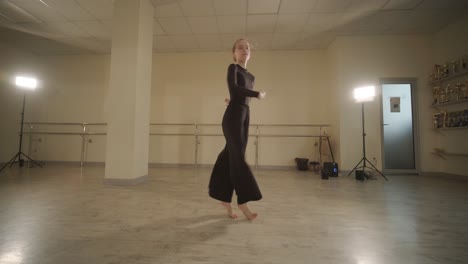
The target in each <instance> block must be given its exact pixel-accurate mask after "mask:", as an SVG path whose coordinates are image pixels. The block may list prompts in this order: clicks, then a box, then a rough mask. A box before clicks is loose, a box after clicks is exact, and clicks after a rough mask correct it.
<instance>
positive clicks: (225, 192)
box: [208, 146, 234, 204]
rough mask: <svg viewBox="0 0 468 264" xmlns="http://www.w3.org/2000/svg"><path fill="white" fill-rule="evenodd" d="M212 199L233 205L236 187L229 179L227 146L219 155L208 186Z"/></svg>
mask: <svg viewBox="0 0 468 264" xmlns="http://www.w3.org/2000/svg"><path fill="white" fill-rule="evenodd" d="M208 189H209V195H210V197H212V198H214V199H216V200H220V201H222V202H225V203H229V204H230V203H231V200H232V194H233V192H234V186H233V185H232V183H231V179H230V177H229V151H228V148H227V146H226V147H224V149H223V150H222V151H221V153H219V155H218V158H217V159H216V163H215V165H214V167H213V171H212V172H211V178H210V183H209V185H208Z"/></svg>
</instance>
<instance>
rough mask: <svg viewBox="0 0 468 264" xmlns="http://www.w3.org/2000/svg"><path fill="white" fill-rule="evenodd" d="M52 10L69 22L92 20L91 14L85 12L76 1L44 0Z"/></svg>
mask: <svg viewBox="0 0 468 264" xmlns="http://www.w3.org/2000/svg"><path fill="white" fill-rule="evenodd" d="M42 1H43V2H44V3H46V4H47V5H49V6H50V7H51V8H54V9H56V10H57V12H59V13H61V14H62V15H63V16H64V17H66V18H67V19H68V20H92V19H94V18H93V17H92V16H91V14H90V13H89V12H87V11H86V10H84V9H83V8H82V7H81V6H80V5H78V3H77V2H76V1H75V0H42Z"/></svg>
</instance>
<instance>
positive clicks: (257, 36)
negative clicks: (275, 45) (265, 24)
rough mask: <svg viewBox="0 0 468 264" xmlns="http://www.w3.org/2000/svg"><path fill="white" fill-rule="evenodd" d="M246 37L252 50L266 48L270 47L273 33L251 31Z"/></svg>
mask: <svg viewBox="0 0 468 264" xmlns="http://www.w3.org/2000/svg"><path fill="white" fill-rule="evenodd" d="M247 38H248V39H249V42H250V48H251V49H253V50H268V49H271V48H272V47H271V42H272V41H273V34H271V33H267V34H265V33H251V34H248V35H247ZM231 46H232V44H231Z"/></svg>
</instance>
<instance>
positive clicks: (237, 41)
mask: <svg viewBox="0 0 468 264" xmlns="http://www.w3.org/2000/svg"><path fill="white" fill-rule="evenodd" d="M242 40H245V41H246V42H247V44H249V48H250V43H249V41H248V40H247V39H245V38H240V39H237V40H236V42H234V45H232V58H233V59H234V62H237V61H236V56H235V55H234V52H235V51H236V46H237V43H239V41H242Z"/></svg>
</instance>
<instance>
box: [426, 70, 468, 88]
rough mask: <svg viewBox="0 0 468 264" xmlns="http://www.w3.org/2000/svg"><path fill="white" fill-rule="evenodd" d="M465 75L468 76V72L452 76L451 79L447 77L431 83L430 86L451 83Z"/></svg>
mask: <svg viewBox="0 0 468 264" xmlns="http://www.w3.org/2000/svg"><path fill="white" fill-rule="evenodd" d="M465 75H466V76H468V71H462V72H459V73H456V74H453V75H450V76H449V77H445V78H442V79H439V80H434V81H430V84H432V85H436V84H441V83H443V82H446V81H450V80H453V79H457V78H459V77H463V76H465Z"/></svg>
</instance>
